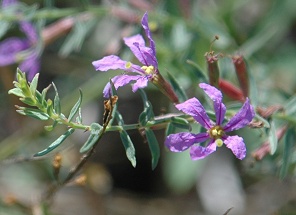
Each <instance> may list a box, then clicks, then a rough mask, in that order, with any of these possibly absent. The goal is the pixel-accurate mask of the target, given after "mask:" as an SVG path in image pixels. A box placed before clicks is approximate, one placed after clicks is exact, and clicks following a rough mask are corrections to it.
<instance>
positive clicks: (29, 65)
mask: <svg viewBox="0 0 296 215" xmlns="http://www.w3.org/2000/svg"><path fill="white" fill-rule="evenodd" d="M19 67H20V69H21V71H23V72H25V73H26V74H27V79H28V81H29V82H31V81H32V79H33V78H34V76H35V75H36V74H37V73H38V72H39V70H40V61H39V58H38V55H37V54H35V53H33V54H31V55H30V56H28V57H27V58H26V59H25V60H24V61H23V62H22V63H21V64H20V65H19Z"/></svg>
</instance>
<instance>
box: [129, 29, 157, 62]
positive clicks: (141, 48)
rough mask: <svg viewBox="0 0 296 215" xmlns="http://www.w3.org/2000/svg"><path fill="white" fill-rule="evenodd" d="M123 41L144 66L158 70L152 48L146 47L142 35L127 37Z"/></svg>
mask: <svg viewBox="0 0 296 215" xmlns="http://www.w3.org/2000/svg"><path fill="white" fill-rule="evenodd" d="M123 40H124V42H125V44H126V45H127V46H128V47H129V48H130V49H131V51H132V52H133V54H134V55H135V56H136V58H137V59H138V60H139V61H140V62H141V63H142V64H144V65H146V66H150V65H152V66H154V67H156V68H157V66H158V65H157V60H156V56H155V54H154V52H153V50H152V49H151V48H148V47H146V46H145V41H144V39H143V37H142V36H141V35H140V34H137V35H135V36H131V37H125V38H123Z"/></svg>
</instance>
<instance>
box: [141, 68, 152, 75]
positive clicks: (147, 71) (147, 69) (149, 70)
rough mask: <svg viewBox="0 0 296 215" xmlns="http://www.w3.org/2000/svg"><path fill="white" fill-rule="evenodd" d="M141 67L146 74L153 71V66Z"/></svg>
mask: <svg viewBox="0 0 296 215" xmlns="http://www.w3.org/2000/svg"><path fill="white" fill-rule="evenodd" d="M141 69H142V70H144V71H145V74H146V75H151V74H153V73H154V66H142V67H141Z"/></svg>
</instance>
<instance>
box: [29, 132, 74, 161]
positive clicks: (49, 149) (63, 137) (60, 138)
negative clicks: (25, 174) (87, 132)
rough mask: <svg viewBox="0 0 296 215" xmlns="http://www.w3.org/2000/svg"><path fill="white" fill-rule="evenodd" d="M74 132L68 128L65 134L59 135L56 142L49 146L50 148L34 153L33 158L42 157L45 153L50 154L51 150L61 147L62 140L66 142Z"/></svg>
mask: <svg viewBox="0 0 296 215" xmlns="http://www.w3.org/2000/svg"><path fill="white" fill-rule="evenodd" d="M74 131H75V129H73V128H70V129H69V130H68V131H67V132H66V133H64V134H63V135H61V136H60V137H59V138H58V139H57V140H55V141H54V142H53V143H52V144H50V146H48V147H47V148H46V149H44V150H42V151H40V152H38V153H36V154H35V155H34V157H39V156H43V155H46V154H47V153H49V152H51V151H52V150H54V149H55V148H57V147H58V146H59V145H61V144H62V143H63V142H64V140H66V139H67V138H68V137H69V136H70V135H71V134H73V132H74Z"/></svg>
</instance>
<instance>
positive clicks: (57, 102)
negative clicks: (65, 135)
mask: <svg viewBox="0 0 296 215" xmlns="http://www.w3.org/2000/svg"><path fill="white" fill-rule="evenodd" d="M52 86H53V88H54V90H55V96H54V100H53V108H54V110H55V112H56V114H58V115H60V114H61V102H60V97H59V93H58V89H57V87H56V85H55V84H54V83H53V82H52Z"/></svg>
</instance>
